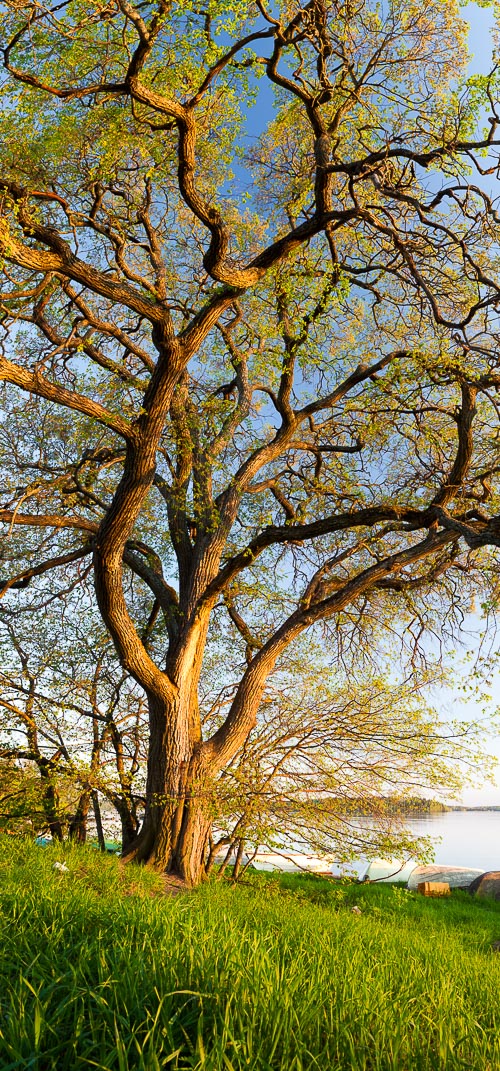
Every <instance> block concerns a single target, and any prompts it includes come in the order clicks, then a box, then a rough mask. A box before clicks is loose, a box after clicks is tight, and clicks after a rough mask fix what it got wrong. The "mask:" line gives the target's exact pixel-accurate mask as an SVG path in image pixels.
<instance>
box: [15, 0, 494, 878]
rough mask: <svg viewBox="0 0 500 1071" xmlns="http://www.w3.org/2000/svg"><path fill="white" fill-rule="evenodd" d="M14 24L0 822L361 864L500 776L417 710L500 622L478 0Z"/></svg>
mask: <svg viewBox="0 0 500 1071" xmlns="http://www.w3.org/2000/svg"><path fill="white" fill-rule="evenodd" d="M481 6H483V7H485V6H486V7H487V6H490V5H489V4H488V2H487V0H483V2H482V4H481ZM491 7H492V13H493V7H495V10H496V9H497V7H498V5H493V4H492V5H491ZM0 14H1V19H0V27H1V29H0V37H1V50H0V56H1V57H2V59H1V63H2V64H3V70H2V89H1V112H0V387H1V393H0V404H1V416H0V474H1V479H0V486H1V494H0V526H1V542H0V596H1V602H0V650H1V661H0V665H1V670H0V708H1V718H0V756H1V757H3V759H4V760H5V762H6V763H7V764H8V765H7V767H5V769H6V770H7V772H8V775H9V776H8V777H7V783H6V784H5V785H4V788H3V789H2V791H3V793H4V797H3V798H4V804H2V806H3V807H4V810H5V813H6V814H7V816H8V811H9V806H10V805H9V803H8V800H9V798H10V799H11V802H12V800H15V799H18V798H19V796H18V794H19V785H20V783H21V781H22V779H23V777H29V778H34V781H35V782H36V783H35V784H34V785H31V782H30V787H29V792H31V791H32V789H33V791H34V792H35V796H36V798H37V800H38V802H37V805H36V808H37V809H38V812H37V813H38V818H37V822H40V823H41V824H42V825H44V826H45V827H46V828H47V829H48V830H49V831H50V832H51V833H52V835H53V836H54V837H55V838H56V839H62V838H66V837H70V838H71V839H73V840H75V841H79V842H81V841H83V840H85V837H86V836H87V832H88V826H89V815H90V814H91V810H92V806H93V804H92V801H93V800H94V801H95V800H96V799H97V798H100V799H101V800H102V799H106V800H107V801H108V804H109V805H110V806H111V807H112V808H113V809H114V812H115V813H116V815H117V817H118V820H119V823H120V828H121V832H122V845H123V858H124V860H127V861H130V862H138V863H148V864H149V865H150V866H152V867H155V868H156V869H158V870H160V871H165V870H166V871H169V872H170V873H172V874H175V875H176V876H177V878H178V879H179V880H180V881H183V882H185V883H187V884H189V885H195V884H197V883H199V882H200V881H201V880H202V878H203V876H204V875H205V874H206V871H207V869H208V868H209V867H210V866H211V865H212V864H213V861H214V859H215V858H217V856H218V853H220V852H224V853H226V855H227V853H228V852H231V851H232V850H233V849H236V850H237V851H240V852H241V851H242V850H243V846H245V845H247V846H255V845H256V844H259V843H264V844H272V843H273V842H274V843H276V837H277V836H278V835H281V834H282V833H283V832H286V833H288V835H289V837H290V840H291V841H293V843H297V842H301V843H303V844H307V845H309V846H310V847H311V848H312V849H313V850H314V851H324V852H326V851H328V852H331V851H335V853H336V854H337V855H338V856H339V858H340V857H342V858H348V857H350V856H352V854H353V853H356V852H357V851H358V850H359V848H360V843H359V831H358V830H356V825H355V823H351V824H350V823H349V822H345V821H343V820H342V816H340V817H339V809H338V805H337V801H338V800H339V799H348V800H350V799H351V798H356V800H359V799H360V798H362V799H368V798H378V797H382V798H385V797H387V796H390V795H392V794H393V793H394V792H397V793H398V795H400V796H401V797H402V798H404V799H405V800H406V803H405V804H404V806H405V807H406V806H409V805H410V802H411V800H412V798H413V797H414V795H415V792H421V793H422V795H424V796H432V795H439V794H440V792H442V787H443V785H446V791H447V794H449V795H450V797H451V796H453V794H454V793H455V792H456V791H458V789H459V786H460V783H461V780H462V779H463V772H464V771H465V774H466V775H467V776H469V777H477V776H479V774H483V773H484V772H485V770H486V764H485V760H484V756H483V754H482V749H483V746H484V744H483V743H482V740H483V737H482V726H481V724H480V721H481V719H480V717H477V716H468V715H467V710H466V712H465V714H464V715H463V716H462V717H460V712H459V711H458V713H457V714H456V716H455V717H448V716H444V715H440V714H439V712H438V711H436V710H435V709H434V708H433V705H432V702H431V700H429V699H426V696H430V695H432V688H434V689H437V688H440V689H442V688H443V686H445V685H446V682H447V677H446V674H447V655H448V652H450V651H451V649H452V648H456V647H457V646H458V645H459V644H460V640H461V638H462V639H463V637H464V636H465V637H466V638H467V632H466V631H464V626H465V625H466V624H467V615H468V613H469V611H471V610H472V609H473V608H474V607H476V608H477V611H478V612H479V613H482V614H483V615H484V617H485V620H486V621H487V622H488V623H490V622H493V621H494V618H495V612H496V609H497V606H498V596H499V591H500V572H499V559H498V548H499V547H500V465H499V462H498V443H499V432H500V428H499V415H500V409H499V394H498V391H499V389H500V358H499V354H500V346H499V342H500V322H499V309H500V284H499V277H500V276H499V271H498V267H499V249H500V218H499V214H498V209H497V207H496V205H495V202H494V200H493V199H492V193H491V189H492V183H494V182H495V181H496V176H497V174H498V167H499V148H500V111H499V107H498V87H499V84H500V76H499V71H498V65H497V63H496V62H495V63H492V69H491V70H487V69H486V70H485V71H484V72H483V73H482V74H474V75H471V74H470V71H469V60H470V54H469V51H468V46H467V34H468V25H467V23H466V21H465V20H464V18H463V11H462V7H461V4H460V3H459V2H458V0H447V2H446V3H444V2H443V0H427V2H426V3H425V4H424V5H422V3H421V2H420V0H387V2H386V3H384V4H380V3H379V2H378V0H307V2H301V0H276V2H275V3H272V4H268V3H267V0H141V2H139V3H135V2H134V0H89V2H86V3H83V4H82V3H81V2H80V0H67V2H65V3H64V4H62V5H55V6H53V5H51V4H50V3H45V2H44V0H37V2H32V0H0ZM495 35H496V31H495ZM495 35H494V41H493V44H494V45H495V42H496V36H495ZM484 649H486V648H484ZM483 668H488V667H483V665H482V664H481V665H480V667H479V670H476V673H477V676H476V678H475V680H477V682H478V685H479V688H480V689H481V688H482V687H483V685H482V683H481V678H482V675H483ZM453 683H456V678H455V680H454V681H453ZM465 683H466V682H465V678H464V675H463V673H460V686H463V685H464V684H465ZM434 694H438V693H437V692H435V693H434ZM439 694H440V695H441V694H442V692H440V693H439ZM480 708H481V703H480V702H479V701H478V703H477V709H478V710H480ZM455 709H456V704H455ZM469 709H470V708H469ZM9 778H10V780H9ZM311 792H312V793H313V794H314V795H315V797H316V799H317V800H321V805H319V804H317V805H312V804H311ZM96 793H97V796H96ZM291 804H293V807H291ZM358 806H359V804H358ZM401 806H403V804H402V805H401ZM429 806H430V804H429ZM389 819H390V815H389V813H388V811H387V810H385V811H383V808H382V809H380V808H379V819H378V826H377V824H376V823H375V824H374V829H373V830H372V831H371V833H370V834H369V836H370V838H371V839H370V844H369V845H367V844H366V843H365V844H364V845H363V846H362V847H363V850H365V851H366V850H367V849H368V848H369V849H370V850H373V851H374V852H377V849H380V850H384V851H387V850H388V849H389V848H390V847H392V850H393V851H394V853H397V852H398V851H399V850H407V849H408V847H410V848H411V843H410V842H411V838H410V835H409V834H407V833H405V832H404V830H401V828H396V827H397V823H393V824H391V822H390V820H389Z"/></svg>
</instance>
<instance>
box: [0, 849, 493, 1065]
mask: <svg viewBox="0 0 500 1071" xmlns="http://www.w3.org/2000/svg"><path fill="white" fill-rule="evenodd" d="M63 857H65V858H66V861H67V865H68V867H69V873H67V874H59V873H57V872H56V871H54V870H53V869H52V866H53V862H54V860H55V859H56V858H58V859H62V858H63ZM162 892H163V886H162V884H161V882H160V880H159V879H158V878H157V877H155V876H154V875H152V874H150V873H148V872H146V871H144V870H138V869H135V868H134V869H131V868H128V869H125V870H124V869H123V868H121V867H120V864H119V863H118V861H117V860H116V859H113V858H111V857H101V856H100V855H98V853H96V852H91V851H84V850H81V849H80V850H73V851H72V852H69V851H66V850H64V851H63V850H61V849H52V848H50V849H45V850H42V849H36V848H33V847H32V846H31V845H29V844H28V843H26V842H22V841H14V840H12V839H11V838H4V839H0V909H1V913H2V942H1V946H0V1008H1V1019H0V1068H1V1069H2V1071H9V1069H14V1068H23V1069H32V1071H49V1069H50V1071H52V1069H54V1071H56V1069H57V1071H66V1069H68V1071H69V1069H71V1071H73V1069H74V1068H91V1067H93V1068H99V1069H101V1071H108V1069H109V1071H111V1069H112V1071H115V1069H116V1071H132V1069H134V1071H159V1069H163V1068H166V1069H172V1071H176V1069H187V1068H190V1069H197V1071H242V1069H244V1068H245V1069H248V1071H278V1069H279V1071H306V1069H307V1071H309V1069H313V1068H314V1069H321V1071H341V1069H342V1071H343V1069H355V1071H389V1069H391V1071H430V1069H439V1071H441V1069H450V1071H451V1069H453V1071H459V1069H460V1068H464V1069H467V1071H498V1069H499V1068H500V1001H499V993H500V955H498V954H497V953H494V952H493V951H492V950H491V941H492V940H493V939H496V938H500V904H499V905H496V904H494V903H491V902H484V901H483V902H480V901H472V900H471V899H470V898H469V897H468V896H467V894H465V893H462V894H456V895H455V896H453V897H452V898H451V899H450V900H447V901H429V900H424V899H423V898H421V897H420V898H418V897H417V896H415V895H414V894H407V893H406V892H405V891H404V890H403V889H401V888H397V887H394V886H385V887H384V886H372V887H366V886H354V885H349V886H338V885H335V884H333V883H330V882H325V881H322V880H321V879H317V878H307V877H306V878H295V879H294V878H291V877H283V878H282V879H281V881H280V880H279V879H276V878H271V879H269V878H268V879H267V880H266V878H265V877H264V876H262V875H259V876H256V877H255V878H254V879H252V881H251V883H250V884H245V885H244V886H241V887H236V888H234V887H231V886H229V885H224V886H216V885H209V886H206V887H204V888H202V889H200V890H199V891H197V892H193V893H189V894H184V895H181V896H178V897H175V898H166V897H164V896H163V895H162ZM354 903H357V904H359V906H360V907H361V909H362V912H363V913H362V915H361V916H360V917H358V916H356V915H353V914H352V912H351V907H352V905H353V904H354Z"/></svg>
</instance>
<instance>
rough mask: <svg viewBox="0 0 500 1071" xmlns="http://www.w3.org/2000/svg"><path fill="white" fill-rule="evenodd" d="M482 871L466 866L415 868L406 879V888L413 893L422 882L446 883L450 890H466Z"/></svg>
mask: <svg viewBox="0 0 500 1071" xmlns="http://www.w3.org/2000/svg"><path fill="white" fill-rule="evenodd" d="M481 874H484V870H476V869H475V868H474V867H467V866H444V865H442V866H440V865H439V864H438V863H431V864H429V865H428V866H416V867H415V869H414V870H413V871H412V873H411V874H410V877H409V878H408V888H409V889H411V890H413V891H415V890H416V888H417V885H419V884H420V883H421V882H423V881H446V882H447V883H448V885H449V886H450V889H466V888H468V887H469V885H471V884H472V882H473V881H474V878H479V877H480V876H481Z"/></svg>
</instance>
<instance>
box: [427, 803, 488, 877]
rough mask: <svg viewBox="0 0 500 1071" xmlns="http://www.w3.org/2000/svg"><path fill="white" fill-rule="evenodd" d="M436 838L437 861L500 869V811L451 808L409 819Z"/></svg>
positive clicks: (451, 864) (454, 864) (452, 864)
mask: <svg viewBox="0 0 500 1071" xmlns="http://www.w3.org/2000/svg"><path fill="white" fill-rule="evenodd" d="M408 826H409V828H410V829H411V830H412V832H414V833H419V834H421V835H422V834H425V836H431V837H432V838H433V840H434V841H435V862H436V863H447V864H449V865H450V866H471V867H481V868H482V869H483V870H500V811H449V812H447V813H445V814H436V815H425V816H422V818H418V819H412V820H411V821H409V822H408Z"/></svg>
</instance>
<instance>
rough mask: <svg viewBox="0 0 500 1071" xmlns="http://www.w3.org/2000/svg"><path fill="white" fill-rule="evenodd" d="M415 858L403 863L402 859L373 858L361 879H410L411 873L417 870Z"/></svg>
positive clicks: (377, 880)
mask: <svg viewBox="0 0 500 1071" xmlns="http://www.w3.org/2000/svg"><path fill="white" fill-rule="evenodd" d="M415 867H416V863H415V860H414V859H411V860H409V862H406V863H402V862H401V860H400V859H372V861H371V863H369V864H368V866H367V868H366V870H365V872H364V874H362V875H361V881H376V882H390V883H391V884H392V883H394V882H397V881H404V882H405V883H406V882H407V881H408V879H409V877H410V874H411V873H412V872H413V871H414V870H415Z"/></svg>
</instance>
